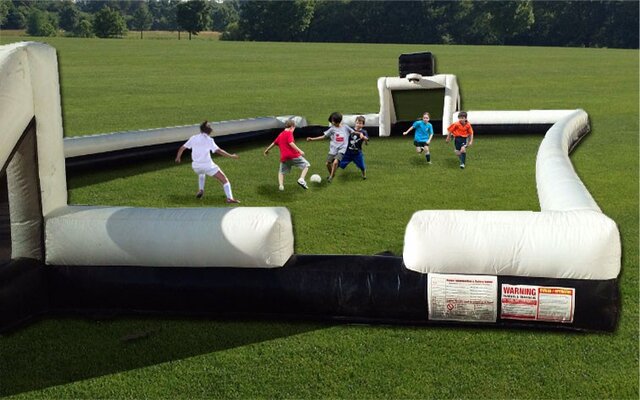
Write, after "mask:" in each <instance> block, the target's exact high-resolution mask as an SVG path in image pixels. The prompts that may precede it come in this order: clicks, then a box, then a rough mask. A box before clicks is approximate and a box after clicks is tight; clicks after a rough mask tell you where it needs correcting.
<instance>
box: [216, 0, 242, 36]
mask: <svg viewBox="0 0 640 400" xmlns="http://www.w3.org/2000/svg"><path fill="white" fill-rule="evenodd" d="M239 8H240V5H239V3H238V2H237V1H225V2H223V3H218V2H213V3H211V30H213V31H216V32H224V31H225V30H227V26H229V24H233V23H237V22H238V19H239V18H240V13H239V11H238V10H239Z"/></svg>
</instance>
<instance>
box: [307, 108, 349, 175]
mask: <svg viewBox="0 0 640 400" xmlns="http://www.w3.org/2000/svg"><path fill="white" fill-rule="evenodd" d="M329 122H331V127H330V128H329V129H327V130H326V131H325V132H324V134H323V135H321V136H316V137H308V138H307V141H311V140H322V139H324V138H331V142H330V143H329V154H328V155H327V164H326V165H327V171H329V177H327V182H329V183H331V180H332V179H333V177H334V176H335V174H336V168H337V167H338V163H339V162H340V161H341V160H342V158H343V156H344V153H345V152H346V151H347V143H348V138H349V135H350V134H351V133H352V132H353V129H352V128H351V127H350V126H347V125H342V114H340V113H339V112H333V113H331V115H330V116H329Z"/></svg>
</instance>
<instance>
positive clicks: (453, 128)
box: [447, 111, 473, 169]
mask: <svg viewBox="0 0 640 400" xmlns="http://www.w3.org/2000/svg"><path fill="white" fill-rule="evenodd" d="M447 131H448V132H449V134H448V135H447V143H449V142H450V141H451V136H452V135H453V137H454V145H455V152H456V155H457V156H458V158H459V159H460V168H461V169H464V164H465V161H466V160H467V148H468V147H469V146H471V145H472V144H473V128H472V127H471V124H470V123H469V121H467V113H466V112H465V111H460V112H459V113H458V122H454V123H453V124H451V125H449V127H448V128H447Z"/></svg>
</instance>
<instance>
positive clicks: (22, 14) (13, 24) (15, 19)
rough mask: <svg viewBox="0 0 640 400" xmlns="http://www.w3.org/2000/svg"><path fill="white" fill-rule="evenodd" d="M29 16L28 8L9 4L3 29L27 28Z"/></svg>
mask: <svg viewBox="0 0 640 400" xmlns="http://www.w3.org/2000/svg"><path fill="white" fill-rule="evenodd" d="M27 15H29V8H28V7H25V6H22V5H20V6H16V5H15V4H13V3H9V10H8V12H7V17H6V19H5V22H4V25H3V27H4V28H5V29H24V28H25V27H26V26H27Z"/></svg>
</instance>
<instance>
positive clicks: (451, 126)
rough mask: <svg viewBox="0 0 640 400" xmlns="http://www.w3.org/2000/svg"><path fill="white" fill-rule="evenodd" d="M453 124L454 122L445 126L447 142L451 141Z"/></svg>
mask: <svg viewBox="0 0 640 400" xmlns="http://www.w3.org/2000/svg"><path fill="white" fill-rule="evenodd" d="M454 125H455V124H451V125H449V127H448V128H447V143H449V142H450V141H451V135H452V134H453V129H454Z"/></svg>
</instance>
